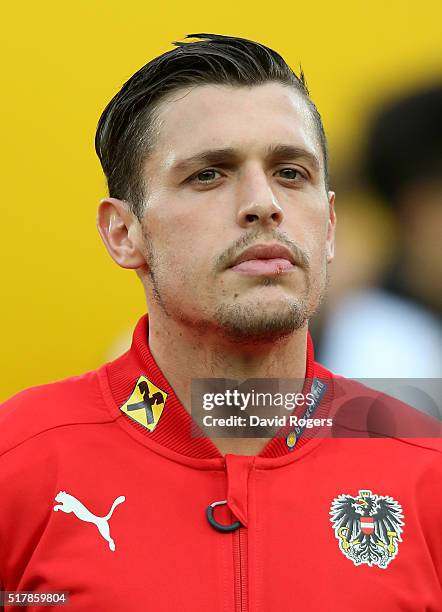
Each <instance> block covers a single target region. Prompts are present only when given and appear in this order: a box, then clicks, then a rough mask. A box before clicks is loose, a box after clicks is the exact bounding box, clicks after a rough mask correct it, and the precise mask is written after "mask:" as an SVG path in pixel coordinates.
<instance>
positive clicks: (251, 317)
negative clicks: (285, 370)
mask: <svg viewBox="0 0 442 612" xmlns="http://www.w3.org/2000/svg"><path fill="white" fill-rule="evenodd" d="M158 128H159V129H158V138H157V141H156V143H155V146H154V150H153V152H152V154H151V155H150V157H149V159H148V160H147V162H146V164H145V167H144V169H143V174H144V179H145V181H146V184H147V194H146V203H145V209H144V212H143V216H142V218H141V227H142V234H143V253H144V257H145V260H146V263H147V270H145V271H144V273H143V271H140V272H141V274H140V276H141V278H142V280H143V284H144V285H145V289H146V294H147V299H148V305H149V309H151V307H152V306H154V304H153V303H152V302H151V301H149V300H151V299H152V298H154V299H155V304H156V305H157V306H158V307H160V308H161V309H162V312H163V313H164V314H165V315H166V316H168V317H172V318H173V319H174V320H176V321H179V322H181V323H184V324H186V325H188V326H190V327H193V328H194V329H195V331H196V330H199V331H201V332H207V331H214V330H215V331H216V332H217V333H218V334H224V335H225V336H226V337H229V338H230V339H237V340H238V341H241V342H242V341H244V340H246V341H250V340H261V341H262V340H263V339H275V337H281V336H284V335H287V334H289V333H292V332H293V331H294V330H295V329H298V328H299V327H301V326H302V325H304V324H305V322H306V320H307V319H308V318H309V317H310V316H311V315H312V314H313V313H314V311H315V310H316V308H317V306H318V304H319V301H320V299H321V295H322V293H323V291H324V288H325V284H326V268H327V261H330V260H331V258H332V253H333V235H334V211H333V206H332V196H329V195H328V194H327V192H326V188H325V183H324V166H323V158H322V153H321V148H320V144H319V140H318V136H317V132H316V129H315V126H314V123H313V119H312V117H311V113H310V110H309V108H308V106H307V104H306V102H305V100H304V99H303V98H302V97H301V95H300V94H298V93H297V92H296V91H295V90H294V89H292V88H289V87H285V86H283V85H281V84H278V83H267V84H265V85H260V86H254V87H235V88H234V87H228V86H225V85H204V86H197V87H194V88H191V89H186V90H181V91H179V92H174V94H173V95H171V96H169V98H168V99H167V100H166V101H163V102H161V104H160V106H159V110H158ZM275 244H276V245H279V246H284V247H286V248H287V249H288V250H287V251H286V254H284V253H276V256H275V257H272V259H273V260H274V261H273V262H267V264H266V263H264V264H263V262H256V260H255V262H249V263H248V264H244V263H243V264H241V265H238V266H237V267H235V268H232V265H233V264H234V261H235V259H237V258H238V256H240V255H241V254H242V253H243V252H244V251H245V250H246V249H248V248H250V247H253V246H255V245H265V246H269V245H275ZM262 255H263V256H264V257H269V256H270V255H272V254H271V253H266V252H265V251H263V252H262V253H260V254H258V255H257V254H256V253H255V256H254V257H253V259H256V257H258V258H260V257H261V256H262ZM286 257H288V258H290V257H291V258H292V260H293V261H292V264H290V263H289V262H288V261H287V260H285V258H286ZM293 262H294V264H293ZM264 268H265V269H264Z"/></svg>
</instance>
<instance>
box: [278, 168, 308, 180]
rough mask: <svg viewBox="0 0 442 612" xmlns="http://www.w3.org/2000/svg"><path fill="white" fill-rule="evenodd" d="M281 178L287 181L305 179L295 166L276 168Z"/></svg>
mask: <svg viewBox="0 0 442 612" xmlns="http://www.w3.org/2000/svg"><path fill="white" fill-rule="evenodd" d="M278 173H280V176H281V178H284V179H287V180H289V181H293V182H298V181H302V180H304V179H306V178H307V177H306V176H305V175H304V174H303V173H302V172H301V171H300V170H298V169H297V168H281V170H278Z"/></svg>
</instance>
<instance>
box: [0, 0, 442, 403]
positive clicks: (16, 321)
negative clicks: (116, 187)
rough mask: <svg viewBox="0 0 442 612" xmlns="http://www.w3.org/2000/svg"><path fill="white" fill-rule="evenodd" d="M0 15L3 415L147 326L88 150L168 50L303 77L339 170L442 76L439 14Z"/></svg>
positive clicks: (204, 8)
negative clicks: (243, 46)
mask: <svg viewBox="0 0 442 612" xmlns="http://www.w3.org/2000/svg"><path fill="white" fill-rule="evenodd" d="M2 7H3V8H2V13H1V20H2V33H1V42H0V45H1V57H2V83H3V92H2V96H1V99H0V100H1V101H0V104H1V118H2V122H1V124H2V146H1V169H2V181H1V186H2V192H1V199H2V215H1V220H2V226H1V230H2V231H1V236H2V246H3V249H2V264H3V265H2V283H1V288H2V295H1V298H2V301H1V315H2V351H1V360H2V363H1V372H2V375H1V384H0V399H4V398H6V397H8V396H10V395H12V394H13V393H15V392H17V391H18V390H20V389H22V388H25V387H29V386H32V385H36V384H41V383H44V382H48V381H52V380H56V379H59V378H62V377H66V376H71V375H74V374H79V373H82V372H83V371H86V370H89V369H93V368H95V367H97V366H99V365H100V364H101V363H103V362H104V361H106V360H108V358H109V354H110V351H111V350H112V349H111V347H112V346H113V345H114V343H115V342H116V341H118V337H119V335H121V334H124V333H125V332H126V331H127V329H129V328H131V327H132V325H133V324H134V323H135V322H136V320H137V319H138V317H139V316H140V315H141V314H143V313H144V312H145V302H144V295H143V292H142V290H141V285H140V284H139V281H138V279H137V278H136V275H135V273H134V272H129V271H126V270H121V269H119V268H118V267H117V266H116V265H115V264H114V263H113V262H112V261H111V259H110V258H109V257H108V255H107V253H106V252H105V249H104V246H103V245H102V244H101V241H100V238H99V236H98V233H97V231H96V228H95V216H96V209H97V204H98V202H99V200H100V198H101V197H103V196H104V195H105V194H106V189H105V181H104V178H103V176H102V173H101V168H100V166H99V162H98V159H97V158H96V156H95V152H94V146H93V141H94V132H95V126H96V123H97V121H98V118H99V115H100V113H101V111H102V109H103V108H104V106H105V105H106V104H107V102H108V101H109V100H110V98H111V97H112V96H113V95H114V93H116V91H117V90H118V89H119V88H120V86H121V85H122V84H123V82H124V81H125V80H126V79H127V78H129V77H130V76H131V75H132V74H133V73H134V72H135V71H136V70H137V69H138V68H139V67H140V66H142V65H143V64H145V63H146V62H147V61H149V60H150V59H152V58H153V57H154V56H156V55H158V54H160V53H162V52H164V51H167V50H168V49H170V48H171V45H170V42H171V41H173V40H177V39H182V38H183V37H184V35H185V34H187V33H194V32H214V33H219V34H230V35H237V36H243V37H246V38H251V39H254V40H258V41H260V42H262V43H264V44H266V45H268V46H270V47H273V48H274V49H275V50H277V51H278V52H280V53H281V54H282V55H283V57H285V59H286V60H287V61H288V63H289V64H291V65H292V66H293V67H294V68H295V69H296V68H297V67H298V65H299V63H300V62H301V63H302V66H303V69H304V71H305V73H306V77H307V81H308V84H309V87H310V90H311V94H312V97H313V99H314V100H315V102H316V103H317V106H318V107H319V110H320V112H321V113H322V116H323V119H324V123H325V126H326V130H327V132H328V135H329V140H330V145H331V153H332V158H334V159H335V161H336V160H338V161H339V163H341V164H345V160H346V158H347V157H348V156H351V154H352V148H353V146H354V143H355V142H357V140H358V139H359V138H360V136H361V134H360V131H361V129H362V128H361V126H362V125H363V120H364V117H365V115H366V113H367V109H369V108H370V106H371V105H373V104H375V103H377V102H378V101H380V100H382V99H383V98H384V97H388V96H389V95H391V94H393V93H394V92H395V91H399V90H401V89H402V88H407V87H411V86H413V85H415V84H419V83H420V82H425V81H427V80H428V79H430V78H432V77H434V76H436V74H437V73H438V72H439V73H440V68H441V64H440V58H441V57H442V43H441V39H442V37H441V27H440V24H441V20H442V5H441V3H440V0H423V1H421V2H418V3H411V2H409V3H407V2H404V1H403V0H401V1H385V0H383V1H379V0H371V1H370V2H367V1H364V2H358V1H355V0H353V1H351V2H330V1H329V0H328V1H323V0H316V1H315V2H313V3H312V2H308V3H307V2H302V3H301V2H293V1H290V2H288V1H287V0H283V1H281V2H269V3H258V2H251V1H250V0H248V1H246V2H238V1H235V2H232V1H231V0H228V1H227V2H226V1H225V0H223V1H219V2H210V3H209V2H206V1H205V2H202V1H198V2H193V1H190V2H185V1H181V2H174V3H168V2H158V3H154V2H152V1H149V0H143V1H139V2H138V1H134V0H126V1H125V2H122V1H116V0H113V1H107V2H98V1H93V0H91V1H87V2H85V1H82V0H78V1H77V2H75V3H73V2H72V3H61V2H55V1H53V2H52V1H43V2H30V1H27V2H6V3H2ZM338 195H339V194H338ZM338 206H339V199H338Z"/></svg>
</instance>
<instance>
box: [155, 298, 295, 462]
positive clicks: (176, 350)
mask: <svg viewBox="0 0 442 612" xmlns="http://www.w3.org/2000/svg"><path fill="white" fill-rule="evenodd" d="M149 349H150V351H151V353H152V356H153V358H154V359H155V361H156V363H157V365H158V367H159V368H160V370H161V371H162V373H163V374H164V376H165V378H166V379H167V380H168V382H169V384H170V385H171V387H172V388H173V390H174V392H175V395H176V396H177V397H178V399H179V400H180V402H181V404H182V405H183V406H184V408H186V410H188V411H189V412H191V384H192V379H195V378H233V379H239V380H244V379H248V378H292V379H297V380H298V381H299V382H300V388H302V382H303V380H304V377H305V369H306V349H307V326H305V327H303V328H301V329H299V330H296V331H294V332H293V333H291V334H290V335H288V336H285V337H283V338H279V339H278V338H276V339H274V340H273V341H270V340H269V339H266V341H263V342H258V341H254V342H252V341H250V342H242V343H238V342H235V341H234V340H233V339H228V338H227V337H226V336H224V335H223V334H221V333H216V331H215V330H214V331H212V332H210V331H207V330H205V331H204V333H203V332H200V331H198V330H197V329H196V328H193V327H189V326H188V325H184V324H182V323H180V322H177V321H176V320H173V319H171V318H170V317H165V316H162V314H161V313H159V312H158V311H156V309H155V308H150V309H149ZM299 390H300V389H299ZM212 440H213V442H214V443H215V444H216V446H217V447H218V448H219V450H220V451H221V452H222V453H223V454H225V453H235V454H242V455H255V454H257V453H259V452H260V451H261V450H262V448H263V447H264V446H265V445H266V443H267V442H268V441H269V439H268V438H234V439H233V438H213V439H212Z"/></svg>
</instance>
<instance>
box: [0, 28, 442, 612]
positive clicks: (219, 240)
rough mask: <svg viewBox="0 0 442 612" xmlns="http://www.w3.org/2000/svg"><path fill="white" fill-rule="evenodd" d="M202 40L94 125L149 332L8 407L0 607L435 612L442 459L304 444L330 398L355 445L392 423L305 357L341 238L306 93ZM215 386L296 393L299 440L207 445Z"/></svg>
mask: <svg viewBox="0 0 442 612" xmlns="http://www.w3.org/2000/svg"><path fill="white" fill-rule="evenodd" d="M190 37H192V38H199V39H201V40H200V41H198V42H192V43H176V44H177V48H176V49H174V50H173V51H169V52H168V53H165V54H164V55H162V56H160V57H158V58H156V59H154V60H153V61H152V62H150V63H149V64H147V65H146V66H144V67H143V68H141V70H139V71H138V72H137V73H136V74H135V75H134V76H133V77H132V78H131V79H129V81H128V82H127V83H126V84H125V85H124V86H123V88H122V89H121V91H120V92H119V93H118V94H117V95H116V96H115V97H114V98H113V100H112V101H111V102H110V103H109V105H108V106H107V108H106V109H105V111H104V113H103V115H102V117H101V119H100V122H99V125H98V130H97V137H96V148H97V152H98V155H99V157H100V160H101V162H102V165H103V169H104V172H105V174H106V177H107V180H108V186H109V197H107V198H105V199H104V200H103V201H102V202H101V204H100V208H99V213H98V222H97V223H98V230H99V232H100V235H101V237H102V239H103V241H104V243H105V245H106V248H107V249H108V251H109V253H110V255H111V256H112V258H113V259H114V260H115V261H116V263H117V264H119V265H120V266H122V267H124V268H129V269H134V270H136V272H137V275H138V276H139V278H140V280H141V282H142V284H143V287H144V290H145V292H146V300H147V304H148V316H144V317H143V318H142V319H141V320H140V321H139V323H138V325H137V327H136V329H135V332H134V337H133V343H132V347H131V349H130V350H129V351H128V352H127V353H126V354H124V355H123V356H121V357H120V358H118V359H116V360H115V361H113V362H111V363H109V364H106V365H105V366H103V367H102V368H100V369H99V370H97V371H94V372H89V373H87V374H84V375H83V376H80V377H75V378H71V379H68V380H65V381H62V382H58V383H55V384H52V385H44V386H42V387H39V388H34V389H30V390H28V391H25V392H23V393H21V394H19V395H17V396H16V397H15V398H12V399H11V400H10V401H9V402H7V403H6V405H5V406H4V407H3V409H2V412H1V425H2V432H3V434H2V440H1V447H0V448H1V455H0V456H1V463H0V479H1V490H2V508H1V510H0V543H1V547H2V556H1V560H0V575H1V580H2V585H3V588H4V590H7V591H15V592H17V591H38V592H42V591H55V592H60V591H68V592H69V602H68V605H69V606H70V609H72V610H103V611H108V610H155V612H160V611H163V610H164V611H166V610H167V611H171V610H189V611H190V610H191V611H192V612H196V611H204V612H206V611H208V610H210V611H221V610H223V611H230V610H232V611H241V612H244V611H246V610H250V611H280V610H295V609H296V610H298V609H299V610H321V611H322V610H338V609H339V610H347V611H350V610H351V611H353V610H355V609H358V610H360V611H365V610H372V609H373V606H374V605H376V608H377V610H379V611H388V612H392V611H393V610H405V609H408V610H418V609H419V610H421V609H422V610H432V611H436V610H440V609H441V607H440V606H441V599H440V572H441V550H442V547H441V546H440V544H441V540H440V522H438V521H440V516H441V504H440V495H439V499H438V498H437V494H436V495H435V493H437V492H436V490H435V487H438V486H439V480H438V479H440V475H441V461H440V457H441V455H440V443H439V441H438V440H436V439H435V436H433V437H427V438H426V439H417V440H416V439H403V438H401V437H397V438H396V439H391V438H385V437H384V438H378V439H373V438H372V439H368V438H364V437H362V438H361V437H358V438H357V439H354V438H348V437H345V438H344V437H337V438H336V437H333V438H332V437H331V436H330V435H327V434H326V433H325V434H324V435H315V433H313V431H312V429H309V427H308V425H306V424H304V425H301V421H302V419H304V420H303V423H307V417H308V416H311V415H313V413H314V416H315V417H317V420H318V421H320V422H321V425H324V426H325V429H327V420H328V417H329V415H332V416H334V415H335V412H336V409H335V407H334V404H333V405H332V401H331V400H332V399H333V401H335V398H336V397H338V398H339V401H338V403H340V405H341V406H342V405H344V409H345V410H347V412H350V413H351V419H353V416H354V415H356V416H357V418H356V426H358V419H359V415H361V414H363V415H364V419H366V420H368V418H370V419H371V421H373V414H374V413H373V406H374V405H375V404H376V399H373V397H369V394H368V395H367V394H366V396H365V397H364V398H362V400H361V401H360V402H359V401H358V404H357V410H356V411H354V410H350V411H348V407H349V405H350V404H349V402H348V401H347V399H348V397H350V396H351V394H352V393H353V394H354V390H353V386H352V384H349V388H350V391H348V390H344V391H342V389H343V383H342V381H341V379H339V378H335V377H334V375H332V374H331V373H330V372H328V371H327V370H326V369H325V368H323V367H322V366H321V365H319V364H317V363H315V362H314V356H313V346H312V343H311V340H310V338H309V336H308V321H309V319H310V318H311V317H312V315H313V314H314V312H315V310H316V309H317V307H318V305H319V303H320V300H321V297H322V295H323V292H324V289H325V286H326V279H327V265H328V264H329V263H330V262H331V261H332V258H333V244H334V231H335V223H336V218H335V212H334V194H333V192H331V191H330V190H329V188H328V182H327V151H326V142H325V136H324V131H323V127H322V123H321V119H320V116H319V114H318V112H317V110H316V108H315V106H314V105H313V103H312V101H311V100H310V98H309V95H308V91H307V88H306V85H305V82H304V78H303V76H302V74H301V76H300V77H297V76H296V75H295V74H294V73H293V72H292V71H291V69H290V68H289V67H288V66H287V65H286V63H285V62H284V60H283V59H282V58H281V57H280V56H279V55H278V54H277V53H275V52H274V51H272V50H271V49H268V48H266V47H264V46H262V45H260V44H258V43H255V42H252V41H248V40H245V39H239V38H232V37H224V36H219V35H209V34H197V35H191V36H190ZM202 379H205V380H206V379H216V380H219V379H223V380H226V379H228V380H232V379H233V380H236V381H238V380H240V381H247V380H250V379H253V380H256V379H258V380H262V379H272V380H275V379H277V380H280V381H286V380H292V381H293V388H292V390H296V391H298V392H299V394H300V395H301V396H303V397H304V399H305V401H304V403H302V402H301V404H300V406H299V408H298V407H297V408H296V410H295V412H296V414H297V415H298V416H299V417H300V420H299V421H298V425H292V424H291V423H289V424H288V426H287V427H282V428H280V429H279V430H278V433H277V435H274V436H273V437H272V438H271V439H270V440H269V439H268V438H266V437H265V435H260V436H258V437H255V438H245V437H242V436H239V437H238V436H237V435H236V431H234V432H233V433H232V432H231V433H232V435H230V436H227V437H222V436H221V435H217V436H214V437H213V439H212V438H211V437H209V436H205V437H204V436H202V435H198V431H199V432H200V433H201V431H200V430H198V428H196V427H195V423H194V421H193V420H192V416H191V415H190V412H191V411H192V407H194V408H195V406H193V402H192V397H193V392H194V388H193V386H192V381H201V380H202ZM297 381H299V382H297ZM208 384H209V386H210V381H209V383H208ZM241 384H243V383H241ZM281 385H282V386H283V382H281ZM356 395H357V393H356ZM307 397H308V398H309V400H310V401H308V402H307V400H306V398H307ZM343 398H344V399H345V401H343ZM367 399H368V403H367ZM335 403H336V402H335ZM353 405H354V402H353V404H352V406H353ZM367 406H368V408H367ZM197 409H198V405H197V406H196V412H197ZM345 410H344V411H345ZM196 412H195V415H196ZM375 416H376V415H375ZM323 417H324V418H323ZM325 417H327V418H325ZM364 419H363V420H364ZM353 424H354V423H353V421H352V422H351V425H353ZM338 425H339V424H338ZM382 426H383V425H382ZM342 428H343V429H347V430H348V429H349V427H348V423H344V425H343V426H342ZM329 429H330V428H329ZM356 429H357V427H356ZM264 430H265V428H264ZM374 431H377V429H376V427H375V428H374ZM195 432H196V433H195ZM218 433H219V432H218ZM261 434H263V432H261ZM316 434H317V432H316ZM404 468H406V470H407V474H406V477H405V476H404ZM28 605H29V609H34V606H35V604H32V603H30V604H28Z"/></svg>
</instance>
